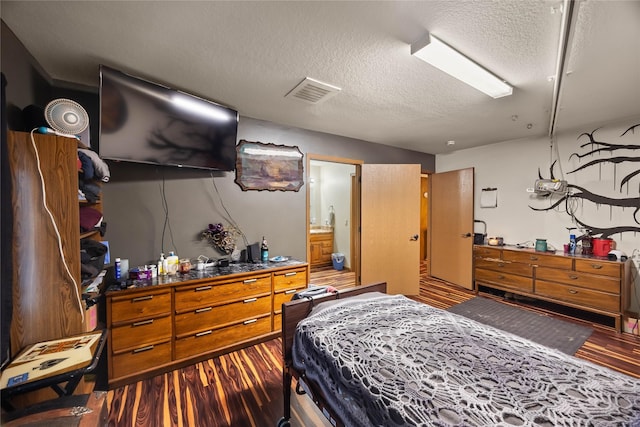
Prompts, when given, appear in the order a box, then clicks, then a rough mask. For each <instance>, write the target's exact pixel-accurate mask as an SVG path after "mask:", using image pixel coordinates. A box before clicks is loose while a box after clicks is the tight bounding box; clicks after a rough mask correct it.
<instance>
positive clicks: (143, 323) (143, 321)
mask: <svg viewBox="0 0 640 427" xmlns="http://www.w3.org/2000/svg"><path fill="white" fill-rule="evenodd" d="M152 323H153V319H151V320H142V321H140V322H135V323H133V324H132V325H131V326H134V327H135V326H143V325H150V324H152Z"/></svg>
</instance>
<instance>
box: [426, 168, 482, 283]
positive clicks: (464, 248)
mask: <svg viewBox="0 0 640 427" xmlns="http://www.w3.org/2000/svg"><path fill="white" fill-rule="evenodd" d="M429 180H430V182H431V191H430V193H429V203H430V206H431V215H430V220H431V221H430V223H431V226H430V227H429V233H430V234H431V250H430V255H429V258H430V260H431V265H430V267H431V275H432V276H433V277H437V278H439V279H442V280H446V281H447V282H450V283H453V284H456V285H458V286H461V287H463V288H466V289H473V256H472V251H473V168H469V169H461V170H456V171H450V172H442V173H436V174H432V175H429Z"/></svg>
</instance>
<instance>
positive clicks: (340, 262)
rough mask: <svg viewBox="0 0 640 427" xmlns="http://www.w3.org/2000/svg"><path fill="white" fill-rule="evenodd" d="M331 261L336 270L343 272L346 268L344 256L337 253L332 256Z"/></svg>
mask: <svg viewBox="0 0 640 427" xmlns="http://www.w3.org/2000/svg"><path fill="white" fill-rule="evenodd" d="M331 261H333V268H334V269H336V270H342V269H343V268H344V254H341V253H339V252H336V253H334V254H331Z"/></svg>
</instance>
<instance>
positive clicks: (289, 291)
mask: <svg viewBox="0 0 640 427" xmlns="http://www.w3.org/2000/svg"><path fill="white" fill-rule="evenodd" d="M296 291H297V289H289V290H288V291H285V292H284V294H285V295H290V294H295V293H296Z"/></svg>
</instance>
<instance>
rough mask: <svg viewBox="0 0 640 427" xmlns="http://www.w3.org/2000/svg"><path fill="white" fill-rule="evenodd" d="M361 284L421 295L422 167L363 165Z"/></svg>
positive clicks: (389, 290)
mask: <svg viewBox="0 0 640 427" xmlns="http://www.w3.org/2000/svg"><path fill="white" fill-rule="evenodd" d="M361 191H362V194H361V245H362V248H361V281H360V282H361V284H363V285H367V284H370V283H374V282H387V292H388V293H389V294H404V295H418V293H419V292H420V244H421V242H420V165H417V164H416V165H369V164H364V165H362V186H361Z"/></svg>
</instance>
